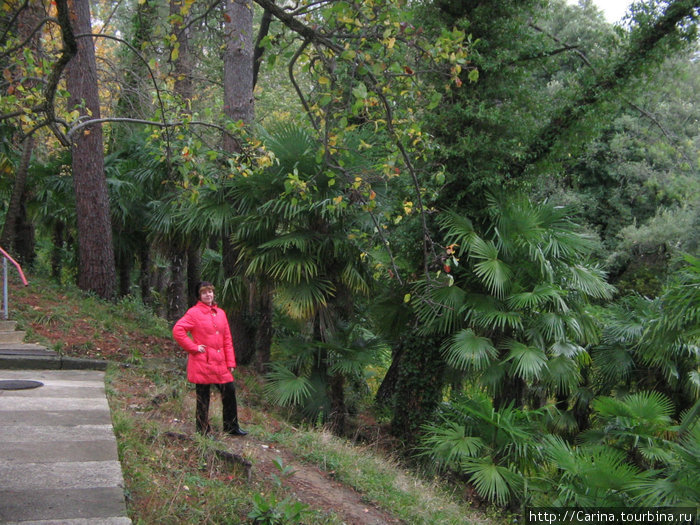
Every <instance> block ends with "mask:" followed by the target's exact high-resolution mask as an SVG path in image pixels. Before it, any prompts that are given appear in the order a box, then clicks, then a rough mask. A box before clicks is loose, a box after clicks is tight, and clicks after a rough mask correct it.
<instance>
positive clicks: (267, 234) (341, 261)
mask: <svg viewBox="0 0 700 525" xmlns="http://www.w3.org/2000/svg"><path fill="white" fill-rule="evenodd" d="M263 137H264V142H265V145H266V147H267V148H268V149H269V151H271V153H272V155H273V158H274V159H275V163H274V164H273V165H272V166H270V167H268V168H267V169H264V170H259V171H256V172H255V173H253V174H252V175H250V176H245V177H244V176H237V177H234V178H232V179H229V180H228V181H226V182H225V184H224V189H223V191H225V192H227V199H226V201H227V202H235V203H237V206H236V215H235V217H234V218H233V219H232V224H231V232H232V234H231V241H232V243H233V245H234V246H235V247H236V248H237V250H238V252H239V254H240V255H239V261H240V262H241V264H242V265H243V267H244V268H245V277H247V278H248V279H249V280H250V281H252V282H255V283H258V286H263V285H265V286H269V287H271V288H272V289H274V303H275V305H276V307H277V308H278V310H279V311H280V312H282V313H283V314H284V315H286V316H288V317H289V318H291V319H295V320H297V321H299V322H300V323H301V324H299V325H298V326H301V327H302V328H301V331H300V333H299V334H298V337H297V341H298V340H299V339H301V340H302V341H303V343H304V344H303V345H301V346H294V347H293V348H296V349H297V352H296V354H295V355H294V356H293V358H294V359H293V362H292V363H288V365H289V366H288V367H287V370H286V371H285V370H283V369H282V368H281V367H280V366H281V365H278V366H275V367H274V369H273V370H272V372H271V375H270V379H271V380H272V382H271V385H272V386H271V387H270V391H271V392H272V393H273V397H275V398H276V399H277V400H278V401H294V402H297V403H299V402H302V403H304V402H306V403H308V402H309V401H311V400H312V399H313V400H316V401H319V400H322V399H324V398H327V399H328V403H325V409H324V410H323V412H324V416H325V417H330V418H331V421H332V426H333V427H334V428H335V430H337V431H339V432H342V429H343V427H344V418H345V406H344V396H343V388H344V384H345V380H346V378H348V377H350V376H352V375H353V373H354V369H353V367H350V368H348V366H349V364H350V363H351V362H352V361H353V360H354V359H355V358H356V354H355V352H353V351H340V350H339V349H340V348H345V350H348V349H349V348H353V346H352V345H353V344H354V343H352V341H356V340H357V331H356V330H350V331H349V332H348V330H347V329H346V328H343V327H345V326H351V325H352V318H353V315H354V298H355V297H356V296H362V295H365V296H366V295H367V294H368V292H369V287H370V276H369V272H368V271H367V267H366V263H365V262H364V260H363V253H362V251H361V250H360V249H359V248H358V247H357V246H356V245H355V244H354V243H353V242H352V241H351V240H350V239H349V238H348V233H347V232H348V231H350V229H351V228H352V227H353V226H354V210H353V208H352V207H351V206H348V204H347V202H343V201H344V199H345V196H344V194H343V188H342V187H341V184H338V185H334V183H333V182H332V179H334V174H332V173H331V174H329V173H328V172H327V171H325V170H324V168H323V164H322V163H321V162H320V161H319V159H318V158H317V155H316V153H317V150H318V144H317V142H316V141H315V140H314V139H313V137H312V135H311V134H310V133H308V132H307V131H306V130H305V129H304V128H302V127H300V126H297V125H294V124H285V125H280V126H279V127H277V128H276V129H273V130H272V131H270V132H267V133H264V134H263ZM349 334H352V336H351V335H349ZM365 339H366V338H365ZM339 341H343V342H342V343H340V342H339ZM370 346H372V345H370ZM300 348H303V350H301V351H300V350H299V349H300ZM287 354H289V352H287ZM290 374H294V376H296V377H297V378H302V379H299V380H296V379H294V378H292V377H291V376H290ZM310 384H314V385H315V387H314V388H315V390H314V394H313V396H311V388H310V386H309V385H310ZM295 388H296V389H297V390H294V389H295ZM321 405H324V403H317V406H318V407H319V410H320V407H321Z"/></svg>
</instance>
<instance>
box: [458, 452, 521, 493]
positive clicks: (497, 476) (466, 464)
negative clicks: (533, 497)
mask: <svg viewBox="0 0 700 525" xmlns="http://www.w3.org/2000/svg"><path fill="white" fill-rule="evenodd" d="M462 470H463V471H464V472H465V473H466V474H468V475H469V477H470V481H471V483H473V484H474V488H475V489H476V492H477V493H478V494H479V495H480V496H481V497H483V498H486V499H487V500H489V501H492V502H494V503H496V504H498V505H505V504H506V503H508V501H509V500H510V498H511V497H512V496H513V493H514V492H515V491H516V490H517V487H518V486H521V485H522V477H521V476H520V475H519V474H517V473H516V472H513V471H512V470H509V469H508V468H506V467H503V466H501V465H497V464H496V463H494V462H493V459H492V458H491V457H490V456H486V457H480V458H467V459H464V460H463V461H462Z"/></svg>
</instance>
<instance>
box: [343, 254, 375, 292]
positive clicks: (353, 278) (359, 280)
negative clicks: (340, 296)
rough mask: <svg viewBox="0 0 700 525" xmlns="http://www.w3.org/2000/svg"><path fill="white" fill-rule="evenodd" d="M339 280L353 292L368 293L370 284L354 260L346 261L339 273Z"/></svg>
mask: <svg viewBox="0 0 700 525" xmlns="http://www.w3.org/2000/svg"><path fill="white" fill-rule="evenodd" d="M340 280H341V282H342V283H343V284H344V285H345V286H347V288H348V289H349V290H352V291H353V292H354V293H357V294H361V295H365V296H367V295H369V291H370V286H369V282H368V280H367V276H366V275H364V274H363V273H362V272H361V271H360V266H359V265H358V264H356V263H355V261H352V260H351V261H348V263H347V264H346V265H345V267H344V268H343V271H342V272H341V274H340Z"/></svg>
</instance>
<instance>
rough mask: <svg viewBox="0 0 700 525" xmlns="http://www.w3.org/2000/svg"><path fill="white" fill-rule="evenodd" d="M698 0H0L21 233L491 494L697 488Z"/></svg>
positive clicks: (690, 498)
mask: <svg viewBox="0 0 700 525" xmlns="http://www.w3.org/2000/svg"><path fill="white" fill-rule="evenodd" d="M699 10H700V4H699V3H698V2H696V1H691V0H674V1H668V2H667V1H655V0H652V1H645V2H636V3H634V4H633V5H632V7H631V11H630V13H629V16H628V17H627V18H626V19H625V20H624V23H623V24H621V25H617V26H612V25H610V24H608V23H606V22H605V21H604V19H603V17H602V15H601V13H600V12H599V11H598V10H597V9H596V8H595V6H594V5H593V4H592V3H591V2H588V1H581V2H580V3H579V5H576V6H572V5H568V4H567V3H565V2H564V1H558V0H552V1H547V0H528V1H508V0H503V1H487V0H484V1H469V0H461V1H447V0H432V1H429V0H425V1H408V0H365V1H363V2H355V1H351V0H344V1H332V0H329V1H322V0H321V1H302V2H297V3H291V2H285V3H279V4H278V3H275V2H274V1H272V0H255V1H250V0H217V1H211V2H206V1H184V2H180V1H175V0H173V1H172V2H171V3H167V2H162V1H159V0H139V1H136V2H132V1H124V2H119V3H115V2H100V1H97V0H95V1H91V2H88V1H87V0H71V1H66V0H55V1H53V2H50V3H48V2H47V3H44V2H40V1H29V0H27V1H24V2H21V1H13V0H10V1H5V2H4V3H3V8H2V12H1V13H0V17H1V19H0V20H1V22H0V23H1V24H2V25H1V29H0V35H1V36H0V45H1V46H2V48H1V50H0V62H1V65H2V70H3V78H2V81H1V82H2V83H1V88H0V92H1V93H2V99H1V100H0V137H1V138H2V140H1V142H0V148H1V150H0V170H2V180H1V181H0V199H1V200H2V203H3V209H4V210H5V212H4V213H3V214H2V215H3V218H2V220H3V221H4V222H3V230H2V232H3V233H2V238H1V240H0V246H2V247H3V248H5V249H6V250H8V251H9V252H10V253H11V254H13V256H16V258H17V259H18V260H20V261H21V262H22V264H23V265H25V266H26V267H29V268H32V269H33V271H36V272H44V273H46V274H49V275H50V276H51V277H52V278H54V279H56V280H57V281H59V282H67V281H75V282H77V284H78V286H79V287H80V288H81V289H83V290H85V291H87V292H90V293H94V294H96V295H97V296H99V297H101V298H103V299H107V300H114V299H116V298H118V297H124V296H133V297H136V298H137V299H138V300H139V301H142V302H143V303H144V304H145V305H147V306H148V307H149V308H151V309H152V310H153V311H154V312H156V313H158V314H159V315H161V316H163V317H165V318H166V319H168V320H170V321H173V320H174V319H177V318H178V317H179V316H180V315H182V313H183V312H184V311H185V309H186V308H187V306H188V305H189V304H191V303H192V301H193V300H194V297H193V291H194V285H195V283H196V282H198V281H199V280H200V279H202V278H205V279H207V280H210V281H212V282H214V283H217V293H218V300H219V302H220V303H221V305H222V306H223V307H224V308H225V309H226V310H227V312H228V313H229V317H230V322H231V325H232V328H233V332H234V333H233V336H234V340H235V342H236V353H237V358H238V360H239V362H240V364H242V365H247V366H249V367H251V368H252V369H255V370H257V371H258V372H260V373H261V374H265V377H266V385H267V386H266V391H267V393H268V395H269V397H270V399H272V400H274V401H275V402H276V403H278V404H280V405H284V406H291V407H293V408H294V409H295V417H296V418H298V419H300V420H301V419H303V420H306V421H309V422H313V423H317V424H322V425H326V426H327V427H328V428H330V429H332V431H333V432H335V433H337V434H338V435H343V434H345V433H347V432H348V428H349V426H351V424H352V417H353V415H355V414H357V413H358V412H359V411H360V410H365V409H367V405H368V399H371V403H369V404H370V405H371V409H372V410H373V411H374V412H375V413H376V414H377V417H379V418H383V419H385V420H386V421H388V422H390V426H391V431H392V433H393V434H394V435H395V436H396V437H397V438H399V439H400V440H401V443H402V446H403V450H404V454H405V455H406V457H413V458H416V459H417V460H419V459H421V458H422V459H427V460H429V461H430V462H432V463H435V464H437V465H438V466H439V468H440V469H441V470H442V471H443V472H449V473H451V474H452V475H454V476H456V477H457V478H459V479H463V480H465V481H466V482H468V483H470V484H471V485H472V486H473V487H474V490H475V491H476V493H477V494H478V496H479V497H480V498H483V499H484V500H488V501H491V502H493V503H495V504H496V505H499V506H502V507H510V508H520V507H522V506H524V505H554V506H557V505H558V506H567V505H568V506H573V505H576V506H610V507H621V506H634V505H672V506H693V507H694V506H695V505H696V504H697V501H700V481H699V480H700V476H699V475H698V474H699V473H700V463H699V462H698V458H700V423H699V422H698V414H699V413H700V405H699V404H698V397H699V394H700V354H699V353H698V337H699V334H700V332H699V326H700V323H699V318H700V286H699V283H700V262H699V260H698V258H697V256H698V231H700V228H698V226H699V224H700V219H699V217H698V210H699V209H700V208H699V207H698V198H699V197H698V196H699V193H698V186H699V180H698V175H697V174H698V171H697V170H698V163H699V160H700V158H699V156H698V146H699V145H700V139H699V137H698V104H697V97H698V93H700V89H699V87H700V86H698V83H699V82H700V76H699V74H698V60H697V57H698V55H697V51H698V49H697V23H698V17H699V16H700V12H699Z"/></svg>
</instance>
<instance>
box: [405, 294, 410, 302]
mask: <svg viewBox="0 0 700 525" xmlns="http://www.w3.org/2000/svg"><path fill="white" fill-rule="evenodd" d="M410 300H411V294H410V293H407V294H406V295H404V296H403V302H404V303H407V302H409V301H410Z"/></svg>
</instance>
